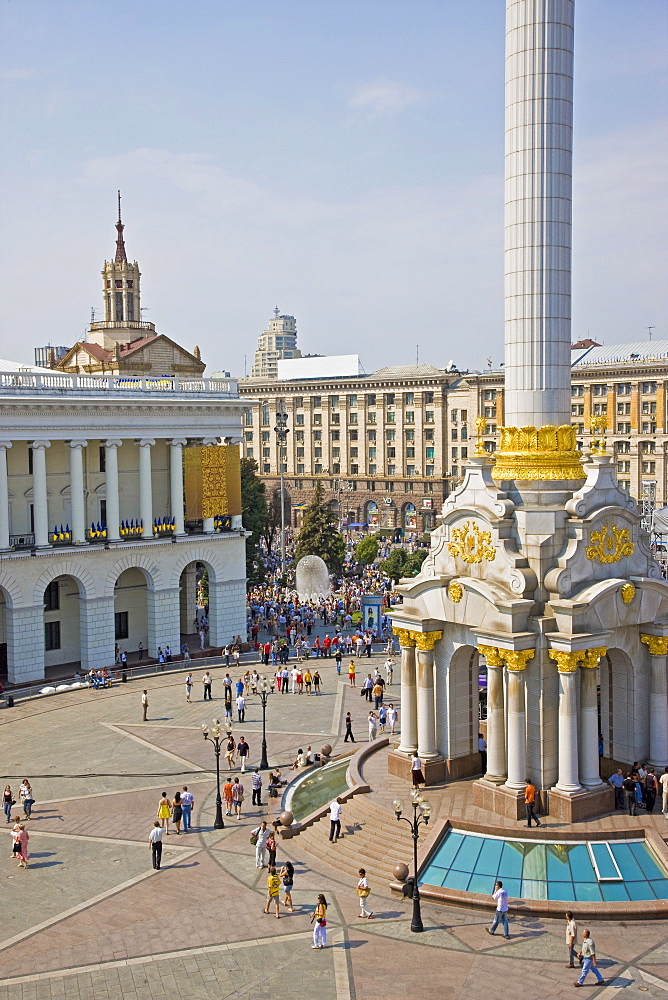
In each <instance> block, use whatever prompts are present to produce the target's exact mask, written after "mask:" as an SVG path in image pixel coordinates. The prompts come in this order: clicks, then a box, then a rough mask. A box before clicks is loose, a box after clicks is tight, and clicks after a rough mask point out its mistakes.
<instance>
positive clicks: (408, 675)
mask: <svg viewBox="0 0 668 1000" xmlns="http://www.w3.org/2000/svg"><path fill="white" fill-rule="evenodd" d="M392 631H393V632H394V634H395V635H396V636H397V637H398V639H399V645H400V647H401V719H400V722H401V741H400V743H399V747H398V749H399V750H400V751H401V753H405V754H409V753H415V751H416V750H417V745H418V744H417V741H418V735H417V734H418V728H417V688H416V676H415V636H416V634H415V632H411V631H409V629H405V628H396V627H395V628H394V629H393V630H392Z"/></svg>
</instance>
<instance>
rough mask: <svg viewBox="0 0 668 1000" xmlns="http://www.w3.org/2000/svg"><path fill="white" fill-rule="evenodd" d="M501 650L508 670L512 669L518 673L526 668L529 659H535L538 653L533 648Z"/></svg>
mask: <svg viewBox="0 0 668 1000" xmlns="http://www.w3.org/2000/svg"><path fill="white" fill-rule="evenodd" d="M499 652H500V653H501V656H502V657H503V659H504V660H505V663H506V666H507V667H508V670H512V672H513V673H516V672H518V671H520V670H526V668H527V663H528V662H529V660H533V658H534V656H535V655H536V652H535V650H533V649H522V650H516V651H515V650H511V649H500V650H499Z"/></svg>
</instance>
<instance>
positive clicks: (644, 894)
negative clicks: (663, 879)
mask: <svg viewBox="0 0 668 1000" xmlns="http://www.w3.org/2000/svg"><path fill="white" fill-rule="evenodd" d="M626 889H627V892H628V894H629V896H630V897H631V899H654V892H653V890H652V887H651V886H650V884H649V882H644V881H643V882H627V883H626Z"/></svg>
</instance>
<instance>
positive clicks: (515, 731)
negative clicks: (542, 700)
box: [499, 650, 535, 789]
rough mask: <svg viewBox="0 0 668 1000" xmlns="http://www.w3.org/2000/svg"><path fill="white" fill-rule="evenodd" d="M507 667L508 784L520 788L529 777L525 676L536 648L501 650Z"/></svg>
mask: <svg viewBox="0 0 668 1000" xmlns="http://www.w3.org/2000/svg"><path fill="white" fill-rule="evenodd" d="M499 653H500V654H501V656H502V657H503V659H504V662H505V664H506V666H507V668H508V674H507V686H508V778H507V779H506V787H507V788H514V789H521V788H524V787H525V781H526V778H527V773H526V760H527V719H526V678H525V670H526V665H527V660H530V659H532V658H533V656H534V655H535V654H534V651H533V650H524V651H522V652H513V651H506V650H499Z"/></svg>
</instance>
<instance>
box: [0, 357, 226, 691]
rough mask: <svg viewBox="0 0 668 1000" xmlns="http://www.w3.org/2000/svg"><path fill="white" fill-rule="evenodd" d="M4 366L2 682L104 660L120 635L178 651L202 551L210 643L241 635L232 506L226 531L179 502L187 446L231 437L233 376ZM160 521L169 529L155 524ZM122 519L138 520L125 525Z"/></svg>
mask: <svg viewBox="0 0 668 1000" xmlns="http://www.w3.org/2000/svg"><path fill="white" fill-rule="evenodd" d="M0 368H2V369H4V370H2V371H0V412H1V414H2V427H1V432H0V644H1V645H0V653H1V655H2V658H3V660H5V662H6V669H7V676H8V679H9V681H10V683H22V682H24V681H28V680H32V679H36V678H42V677H44V671H45V667H50V666H54V665H57V664H76V663H80V664H81V667H82V668H83V669H89V668H90V667H99V666H103V665H108V664H112V663H113V662H114V646H115V643H116V642H118V644H119V645H120V646H121V647H122V648H123V649H127V650H128V651H131V650H136V649H137V648H138V646H139V643H140V642H143V644H144V648H145V649H147V650H148V653H149V655H153V654H155V652H156V650H157V647H158V646H162V647H163V648H164V647H165V645H170V646H171V647H172V648H173V649H175V650H176V649H178V648H179V645H180V636H181V635H183V634H184V633H189V632H193V631H195V627H194V620H193V619H194V608H195V585H196V568H197V564H198V563H200V564H203V565H204V566H205V567H206V568H207V569H208V576H209V606H210V643H211V645H212V646H215V645H221V644H222V643H223V642H227V641H229V640H230V639H231V638H232V637H233V636H234V635H236V634H241V635H242V636H243V635H245V540H244V533H243V530H242V529H241V519H240V517H239V516H238V512H237V515H236V516H235V517H234V518H232V519H231V521H227V522H226V524H225V527H226V530H223V531H220V530H218V529H219V526H218V523H217V522H216V524H215V526H214V519H213V518H207V519H205V520H203V521H202V520H200V521H192V522H190V521H187V520H186V515H185V512H184V477H183V464H184V452H185V451H186V449H187V448H188V447H189V446H190V445H200V446H201V445H214V444H221V445H223V446H228V447H233V448H236V447H237V445H238V442H239V440H240V427H241V413H242V411H243V408H244V406H243V404H242V403H241V402H240V401H239V399H238V395H237V386H236V382H235V381H234V380H216V381H214V380H209V379H191V380H187V381H186V380H182V379H179V378H175V377H173V378H169V377H161V378H160V379H146V378H141V377H140V378H136V379H127V378H118V377H115V376H109V377H104V378H98V377H94V376H89V375H66V374H60V373H55V372H48V371H45V370H42V371H33V372H31V371H28V370H21V369H20V368H19V366H17V365H12V364H6V363H5V364H0ZM219 513H220V514H222V515H224V514H227V513H228V511H225V510H221V511H220V512H219ZM156 520H159V521H160V522H164V521H167V522H168V523H169V522H171V524H172V525H173V530H172V528H171V527H166V528H165V529H163V531H164V533H163V531H161V532H155V531H154V522H155V521H156ZM131 522H134V523H135V525H139V524H141V525H143V527H142V528H141V529H140V533H139V534H135V535H133V536H131V537H129V536H128V534H127V532H126V531H125V525H127V524H128V523H131ZM98 526H100V527H106V537H104V534H105V533H104V531H102V532H98V530H97V529H98ZM68 528H69V532H68V531H67V529H68ZM61 529H62V530H61ZM136 530H137V529H135V531H136ZM100 535H102V537H100Z"/></svg>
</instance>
